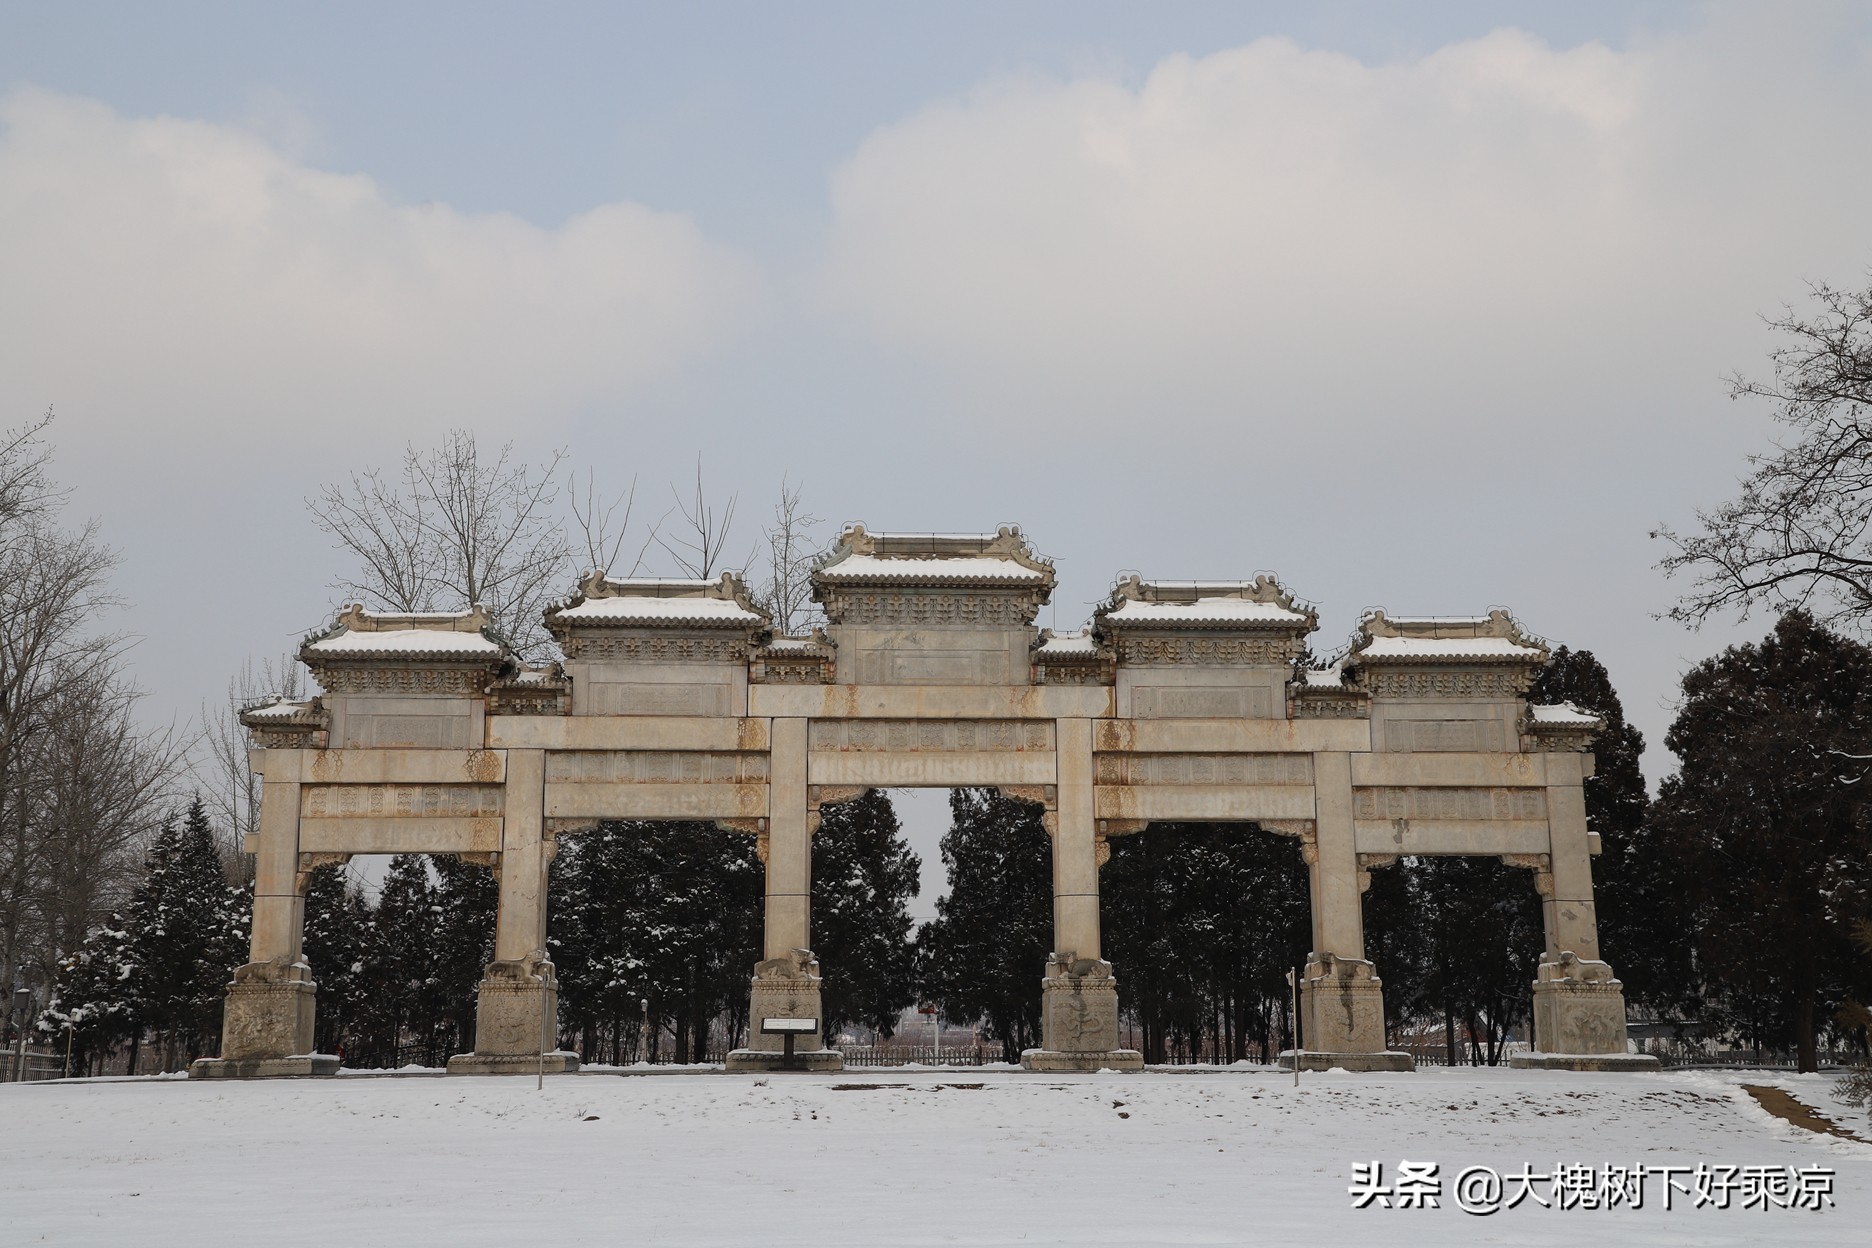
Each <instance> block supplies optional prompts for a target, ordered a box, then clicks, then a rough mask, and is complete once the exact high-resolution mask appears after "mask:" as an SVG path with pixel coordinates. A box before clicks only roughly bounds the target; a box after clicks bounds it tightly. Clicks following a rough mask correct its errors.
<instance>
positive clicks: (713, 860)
mask: <svg viewBox="0 0 1872 1248" xmlns="http://www.w3.org/2000/svg"><path fill="white" fill-rule="evenodd" d="M557 866H558V869H557V870H556V871H555V873H554V874H555V876H556V877H558V878H559V881H560V882H559V886H558V889H557V891H556V900H555V901H554V902H553V905H554V914H555V918H554V922H553V933H552V935H551V937H550V938H549V945H550V948H551V950H552V955H553V961H554V964H555V966H556V967H557V970H558V975H559V984H560V994H561V1011H560V1014H561V1020H562V1022H563V1023H564V1025H565V1026H566V1027H567V1029H568V1030H571V1031H574V1032H576V1033H577V1034H578V1035H579V1037H580V1040H581V1044H583V1045H590V1046H595V1045H596V1044H597V1043H598V1042H599V1037H600V1033H601V1032H602V1033H608V1035H609V1036H610V1038H611V1045H610V1047H611V1050H612V1053H613V1054H614V1055H616V1054H619V1053H621V1052H622V1051H623V1050H624V1049H626V1048H629V1047H633V1046H634V1040H635V1036H634V1034H630V1035H627V1032H633V1033H634V1031H635V1029H636V1028H637V1027H639V1026H641V1025H642V1024H643V1022H644V1019H643V1016H642V1015H641V1013H640V1007H639V1002H641V1001H648V1003H649V1021H650V1023H651V1024H652V1033H651V1043H652V1045H653V1046H654V1047H655V1048H656V1050H657V1052H658V1053H660V1052H661V1051H662V1050H661V1033H662V1032H663V1030H664V1029H666V1028H667V1029H668V1030H669V1031H670V1032H672V1033H673V1035H674V1039H675V1050H676V1056H677V1057H678V1058H679V1059H680V1060H684V1061H702V1060H705V1058H706V1056H707V1053H708V1045H709V1040H710V1038H711V1035H712V1032H713V1030H714V1026H715V1024H716V1022H717V1020H719V1019H721V1018H723V1016H724V1015H725V1016H726V1018H727V1024H728V1027H727V1029H728V1030H729V1031H730V1032H733V1031H735V1030H736V1029H737V1028H738V1027H740V1026H742V1025H744V1022H745V1019H746V1011H747V993H748V987H747V985H748V974H749V972H750V971H751V969H752V968H753V965H754V963H755V961H756V960H757V959H758V958H759V956H760V940H761V899H762V894H763V891H764V875H763V871H762V867H761V864H760V860H759V859H758V858H757V857H756V855H755V842H754V841H753V839H752V838H750V837H748V836H746V835H743V834H741V833H736V832H728V831H725V830H723V829H721V828H718V827H716V826H715V825H714V824H712V823H678V822H653V821H648V820H625V821H607V822H605V823H602V824H600V825H599V826H598V827H597V828H596V829H595V830H593V831H592V832H589V833H585V834H583V835H581V836H579V837H576V838H571V839H570V840H569V842H568V845H567V847H566V848H565V849H562V850H561V860H560V862H559V863H558V864H557ZM583 1051H584V1052H585V1055H586V1056H588V1057H590V1056H592V1051H591V1049H590V1048H586V1049H584V1050H583ZM641 1056H644V1057H649V1056H652V1055H650V1054H642V1055H641Z"/></svg>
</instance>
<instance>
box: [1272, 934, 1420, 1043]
mask: <svg viewBox="0 0 1872 1248" xmlns="http://www.w3.org/2000/svg"><path fill="white" fill-rule="evenodd" d="M1300 1039H1301V1040H1302V1041H1303V1042H1305V1044H1306V1048H1304V1049H1302V1050H1300V1059H1301V1060H1300V1069H1302V1070H1326V1069H1329V1068H1331V1067H1333V1066H1338V1067H1340V1068H1341V1069H1343V1070H1413V1069H1415V1068H1416V1063H1415V1062H1413V1061H1412V1060H1411V1058H1410V1055H1409V1054H1407V1053H1392V1052H1389V1051H1387V1050H1386V1048H1385V1024H1384V983H1383V981H1382V980H1380V979H1379V978H1378V975H1377V972H1376V971H1375V970H1374V969H1373V967H1372V964H1371V963H1370V962H1367V961H1365V960H1364V959H1363V958H1341V957H1338V956H1337V955H1335V954H1331V953H1315V954H1311V955H1310V956H1309V957H1308V958H1307V965H1306V972H1305V974H1304V975H1303V976H1302V977H1301V980H1300ZM1288 1051H1289V1052H1292V1050H1288ZM1315 1059H1330V1060H1326V1063H1325V1064H1324V1065H1320V1064H1317V1063H1316V1061H1315ZM1283 1064H1284V1065H1287V1066H1288V1068H1289V1069H1291V1068H1292V1063H1291V1062H1284V1063H1283Z"/></svg>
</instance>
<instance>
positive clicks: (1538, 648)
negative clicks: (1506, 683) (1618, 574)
mask: <svg viewBox="0 0 1872 1248" xmlns="http://www.w3.org/2000/svg"><path fill="white" fill-rule="evenodd" d="M1347 657H1348V661H1350V662H1354V663H1372V662H1378V663H1386V662H1389V663H1428V662H1468V663H1540V662H1544V661H1545V660H1546V658H1547V647H1546V646H1545V645H1544V644H1542V642H1541V641H1540V639H1539V638H1538V637H1530V636H1528V635H1527V634H1525V633H1523V632H1522V631H1521V626H1520V625H1519V624H1517V623H1516V622H1515V619H1514V617H1513V616H1512V615H1510V614H1509V613H1508V612H1507V611H1505V610H1500V609H1497V610H1494V611H1491V612H1489V613H1488V614H1487V615H1400V616H1389V615H1386V614H1385V613H1384V612H1383V611H1381V610H1374V611H1368V612H1366V613H1365V618H1364V619H1363V620H1361V621H1360V622H1359V627H1358V631H1357V632H1356V633H1354V634H1353V638H1352V645H1351V648H1350V650H1349V651H1348V655H1347Z"/></svg>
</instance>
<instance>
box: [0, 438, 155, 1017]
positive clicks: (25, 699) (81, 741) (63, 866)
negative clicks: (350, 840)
mask: <svg viewBox="0 0 1872 1248" xmlns="http://www.w3.org/2000/svg"><path fill="white" fill-rule="evenodd" d="M44 423H45V422H44V421H41V422H40V423H39V424H38V425H36V426H34V427H33V428H32V429H30V430H28V431H27V432H26V433H25V434H24V435H20V434H17V433H16V434H12V435H7V436H6V437H5V438H4V439H0V489H4V492H5V495H6V498H7V500H9V501H7V502H5V503H4V504H0V506H3V507H4V510H0V988H10V987H11V985H12V984H13V983H14V982H15V979H16V977H17V976H19V975H20V974H22V972H24V971H36V977H37V978H40V979H41V980H43V979H44V977H46V976H48V975H49V974H50V971H51V968H52V966H53V965H54V964H55V963H56V961H57V959H58V957H59V956H60V955H61V954H63V953H66V952H69V951H70V950H71V949H72V948H74V947H75V946H76V944H77V943H78V942H79V941H81V940H82V939H83V938H84V935H85V933H86V931H87V930H88V928H89V926H90V925H91V924H92V923H94V922H96V921H97V919H98V918H99V917H100V915H101V914H102V912H103V910H104V908H105V907H106V906H108V905H109V903H110V902H112V901H114V900H115V899H116V893H117V890H118V889H119V887H120V886H121V884H122V880H123V871H124V870H125V869H126V868H127V866H128V864H129V863H131V862H132V861H133V860H134V858H135V856H136V851H137V849H138V848H139V847H140V845H141V840H142V837H143V836H144V835H145V834H146V833H147V831H148V830H149V828H150V827H151V826H152V824H153V813H152V812H153V811H154V810H155V809H156V808H157V807H158V806H159V805H160V802H161V799H162V798H163V796H164V792H165V787H166V785H167V784H168V782H169V781H170V779H171V778H172V777H173V776H174V774H175V763H176V758H177V755H178V753H179V750H180V743H179V740H178V737H177V734H176V733H175V732H173V730H171V731H167V732H158V733H153V734H152V733H145V732H142V731H141V730H139V729H138V727H137V725H136V724H135V722H134V717H133V710H134V707H135V704H136V701H137V693H136V690H135V689H134V687H133V686H132V685H131V684H130V683H129V682H128V681H127V680H126V679H125V678H124V676H123V650H124V642H123V639H122V638H121V637H120V636H119V635H118V634H116V633H114V632H112V631H109V630H107V629H105V628H103V627H102V626H101V622H100V621H101V618H102V617H103V616H104V615H105V614H106V613H107V612H108V611H109V610H110V609H111V608H112V607H114V606H116V605H117V599H116V597H115V595H114V594H113V593H112V591H111V584H110V576H111V571H112V569H113V567H114V566H115V562H116V556H115V554H114V553H113V552H111V551H110V550H109V549H107V548H106V547H105V546H104V545H103V543H102V542H101V541H100V540H99V538H98V533H97V528H96V526H95V524H86V525H82V526H80V527H78V528H77V529H75V530H67V529H64V528H61V527H60V525H59V523H58V520H59V508H60V505H61V503H62V500H63V494H62V492H61V491H59V490H58V489H57V488H56V487H55V486H54V485H53V483H52V482H51V480H50V478H49V476H48V474H47V472H46V452H45V450H44V448H43V447H42V446H41V445H40V444H39V443H38V442H37V440H36V437H35V435H36V433H37V431H38V430H39V429H42V428H43V427H44Z"/></svg>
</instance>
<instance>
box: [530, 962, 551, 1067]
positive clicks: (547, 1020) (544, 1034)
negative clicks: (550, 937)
mask: <svg viewBox="0 0 1872 1248" xmlns="http://www.w3.org/2000/svg"><path fill="white" fill-rule="evenodd" d="M548 1000H549V997H548V996H547V993H546V977H545V976H544V975H541V976H540V1054H539V1078H538V1080H537V1081H536V1082H535V1083H534V1085H533V1090H534V1091H535V1092H544V1091H545V1090H546V1041H547V1038H548V1037H549V1036H551V1035H552V1016H551V1015H550V1014H549V1013H548V1012H547V1009H546V1002H547V1001H548Z"/></svg>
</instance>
